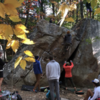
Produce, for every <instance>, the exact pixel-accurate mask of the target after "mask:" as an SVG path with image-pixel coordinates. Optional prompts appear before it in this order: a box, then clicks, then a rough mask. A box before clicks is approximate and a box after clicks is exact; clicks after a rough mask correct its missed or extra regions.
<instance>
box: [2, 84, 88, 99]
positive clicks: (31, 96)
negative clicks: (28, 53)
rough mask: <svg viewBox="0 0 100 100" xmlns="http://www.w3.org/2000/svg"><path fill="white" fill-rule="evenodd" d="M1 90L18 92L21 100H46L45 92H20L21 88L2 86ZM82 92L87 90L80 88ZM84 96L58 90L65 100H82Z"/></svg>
mask: <svg viewBox="0 0 100 100" xmlns="http://www.w3.org/2000/svg"><path fill="white" fill-rule="evenodd" d="M2 90H9V91H10V92H13V91H18V92H19V94H20V95H21V97H22V99H23V100H46V92H38V93H34V92H30V91H21V87H15V86H14V87H13V88H12V87H11V86H8V85H3V86H2ZM81 90H82V91H84V93H85V94H86V91H87V88H81ZM85 94H84V95H77V94H75V93H72V92H70V91H68V90H64V89H62V88H60V97H61V98H65V99H66V100H83V98H84V96H85Z"/></svg>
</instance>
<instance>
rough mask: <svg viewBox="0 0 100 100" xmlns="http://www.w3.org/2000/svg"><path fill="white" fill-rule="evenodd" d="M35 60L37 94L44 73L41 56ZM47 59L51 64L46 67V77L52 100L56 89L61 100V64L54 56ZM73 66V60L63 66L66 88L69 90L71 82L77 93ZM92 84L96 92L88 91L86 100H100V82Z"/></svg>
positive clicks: (95, 81)
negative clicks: (72, 71) (68, 82)
mask: <svg viewBox="0 0 100 100" xmlns="http://www.w3.org/2000/svg"><path fill="white" fill-rule="evenodd" d="M35 59H36V61H35V62H34V63H33V69H34V73H35V75H36V84H35V86H34V89H33V91H34V92H37V90H36V89H37V88H38V90H39V91H41V90H40V85H39V83H40V77H41V75H42V73H43V72H42V68H41V64H40V62H39V56H35ZM47 59H48V61H49V62H48V63H47V65H46V77H47V79H48V82H49V87H50V96H51V100H55V97H54V89H55V92H56V99H57V100H60V96H59V78H60V64H59V63H58V62H57V61H55V60H54V58H53V57H52V56H49V57H48V58H47ZM73 66H74V64H73V62H72V61H71V60H70V62H66V61H65V62H64V64H63V68H64V70H65V87H66V89H67V81H68V80H70V82H71V83H72V85H73V87H74V90H75V92H77V89H76V87H75V84H74V82H73V79H72V73H71V70H72V68H73ZM92 83H93V84H94V86H95V88H94V91H93V92H92V91H91V90H90V89H88V90H87V93H86V96H85V98H84V100H100V86H99V80H98V79H94V80H93V81H92Z"/></svg>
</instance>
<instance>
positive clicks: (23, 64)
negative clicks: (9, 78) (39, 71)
mask: <svg viewBox="0 0 100 100" xmlns="http://www.w3.org/2000/svg"><path fill="white" fill-rule="evenodd" d="M20 66H21V68H22V69H23V70H25V67H26V61H25V60H21V62H20Z"/></svg>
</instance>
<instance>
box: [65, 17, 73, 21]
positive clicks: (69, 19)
mask: <svg viewBox="0 0 100 100" xmlns="http://www.w3.org/2000/svg"><path fill="white" fill-rule="evenodd" d="M65 21H67V22H74V19H73V18H72V17H69V18H66V19H65Z"/></svg>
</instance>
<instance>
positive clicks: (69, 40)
mask: <svg viewBox="0 0 100 100" xmlns="http://www.w3.org/2000/svg"><path fill="white" fill-rule="evenodd" d="M63 39H64V51H65V52H66V51H68V50H69V46H70V45H71V43H72V36H71V34H70V31H67V34H66V35H65V37H63ZM65 52H64V53H65Z"/></svg>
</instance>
